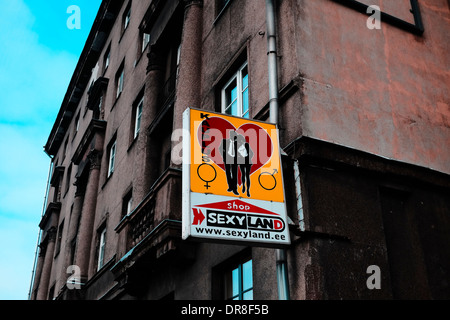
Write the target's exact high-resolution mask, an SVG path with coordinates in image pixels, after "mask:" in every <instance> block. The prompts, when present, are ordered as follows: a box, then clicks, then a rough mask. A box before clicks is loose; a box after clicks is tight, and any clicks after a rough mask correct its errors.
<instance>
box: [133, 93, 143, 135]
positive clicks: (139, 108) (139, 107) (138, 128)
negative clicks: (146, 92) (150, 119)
mask: <svg viewBox="0 0 450 320" xmlns="http://www.w3.org/2000/svg"><path fill="white" fill-rule="evenodd" d="M143 108H144V97H142V99H141V100H140V101H139V103H138V104H137V106H136V109H135V113H136V116H135V120H134V138H135V139H136V137H137V136H138V134H139V131H141V118H142V109H143Z"/></svg>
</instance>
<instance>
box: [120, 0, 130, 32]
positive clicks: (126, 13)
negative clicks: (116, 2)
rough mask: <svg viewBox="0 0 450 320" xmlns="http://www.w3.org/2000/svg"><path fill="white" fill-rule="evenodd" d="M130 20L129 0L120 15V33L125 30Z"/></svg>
mask: <svg viewBox="0 0 450 320" xmlns="http://www.w3.org/2000/svg"><path fill="white" fill-rule="evenodd" d="M130 22H131V1H130V2H129V3H128V5H127V6H126V8H125V11H124V12H123V16H122V34H123V33H124V32H125V30H127V29H128V27H129V26H130Z"/></svg>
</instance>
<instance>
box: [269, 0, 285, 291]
mask: <svg viewBox="0 0 450 320" xmlns="http://www.w3.org/2000/svg"><path fill="white" fill-rule="evenodd" d="M266 28H267V56H268V70H269V107H270V122H271V123H275V124H277V123H278V67H277V38H276V25H275V6H274V0H266ZM276 268H277V282H278V299H279V300H289V299H290V296H289V279H288V270H287V254H286V249H277V250H276Z"/></svg>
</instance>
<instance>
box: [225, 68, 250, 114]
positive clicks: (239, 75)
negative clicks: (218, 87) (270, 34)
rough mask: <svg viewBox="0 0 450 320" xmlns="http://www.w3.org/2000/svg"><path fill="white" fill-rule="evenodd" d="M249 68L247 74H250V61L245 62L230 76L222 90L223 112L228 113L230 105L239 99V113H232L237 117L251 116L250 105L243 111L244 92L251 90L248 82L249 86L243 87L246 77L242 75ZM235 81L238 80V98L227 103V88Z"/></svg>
mask: <svg viewBox="0 0 450 320" xmlns="http://www.w3.org/2000/svg"><path fill="white" fill-rule="evenodd" d="M245 68H247V75H248V63H247V62H245V63H244V64H243V65H242V66H241V67H240V68H239V70H238V71H237V72H236V73H235V74H233V76H232V77H231V78H230V80H229V81H228V82H227V83H226V84H225V85H224V86H223V88H222V91H221V101H222V113H226V111H227V109H228V107H230V106H231V105H232V104H233V102H234V101H237V114H232V113H231V115H233V116H237V117H243V118H244V117H246V118H249V116H250V106H249V108H248V110H247V111H246V112H245V113H244V112H243V107H244V97H243V93H244V92H245V91H246V90H249V86H248V83H247V87H245V88H243V87H242V86H243V79H244V77H243V76H242V74H243V71H244V69H245ZM233 81H236V85H237V88H238V94H237V97H236V100H233V101H232V102H231V103H230V104H229V105H227V104H226V90H227V88H228V87H229V86H230V85H231V83H232V82H233Z"/></svg>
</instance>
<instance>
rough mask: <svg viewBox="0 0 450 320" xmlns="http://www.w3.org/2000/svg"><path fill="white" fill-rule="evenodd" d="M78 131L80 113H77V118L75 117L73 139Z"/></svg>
mask: <svg viewBox="0 0 450 320" xmlns="http://www.w3.org/2000/svg"><path fill="white" fill-rule="evenodd" d="M79 130H80V111H79V112H78V114H77V116H76V117H75V126H74V132H73V135H74V137H75V135H76V134H77V133H78V131H79Z"/></svg>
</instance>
